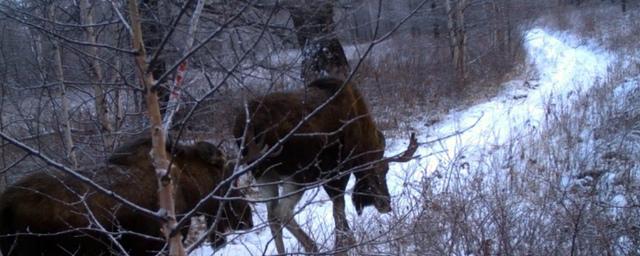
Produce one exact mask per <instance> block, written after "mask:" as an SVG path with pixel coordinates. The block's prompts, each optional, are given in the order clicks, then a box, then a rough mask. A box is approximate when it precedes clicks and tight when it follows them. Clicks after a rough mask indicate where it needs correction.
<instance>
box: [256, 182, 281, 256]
mask: <svg viewBox="0 0 640 256" xmlns="http://www.w3.org/2000/svg"><path fill="white" fill-rule="evenodd" d="M270 182H271V181H265V182H261V181H260V180H259V181H258V183H270ZM259 186H260V196H261V197H262V198H263V199H265V200H269V201H267V218H268V221H269V229H270V230H271V235H272V236H273V239H274V240H275V242H276V250H277V251H278V254H281V255H282V254H284V253H285V250H284V241H283V240H282V228H283V225H282V221H281V220H280V219H279V218H278V214H277V210H278V205H279V201H280V200H279V199H278V198H279V194H278V185H277V184H275V183H274V184H260V185H259Z"/></svg>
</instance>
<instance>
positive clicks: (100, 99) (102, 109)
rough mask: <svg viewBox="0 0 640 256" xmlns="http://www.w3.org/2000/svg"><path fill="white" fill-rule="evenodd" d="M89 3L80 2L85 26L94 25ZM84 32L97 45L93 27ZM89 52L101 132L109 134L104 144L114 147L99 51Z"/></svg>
mask: <svg viewBox="0 0 640 256" xmlns="http://www.w3.org/2000/svg"><path fill="white" fill-rule="evenodd" d="M89 1H90V0H81V1H80V18H81V19H82V24H84V25H90V24H94V21H93V14H92V13H91V3H90V2H89ZM84 31H85V36H86V38H87V42H88V43H90V44H96V41H97V40H96V32H95V30H94V29H93V27H92V26H86V27H85V28H84ZM87 52H88V53H89V55H90V56H92V57H93V58H92V59H91V61H90V63H89V68H90V69H91V74H92V78H93V82H92V83H93V92H94V94H95V97H96V100H95V109H96V115H97V117H98V122H99V123H100V129H101V132H103V133H106V134H107V136H104V138H106V139H105V141H104V143H105V145H107V147H108V146H110V145H112V141H111V139H110V137H111V136H109V134H110V133H111V132H112V131H113V127H112V125H111V122H109V113H108V111H109V109H108V108H107V100H106V93H105V91H104V88H102V85H101V84H102V82H103V72H102V66H101V65H100V62H99V61H98V58H99V56H98V51H97V49H96V47H91V46H90V47H89V48H88V49H87Z"/></svg>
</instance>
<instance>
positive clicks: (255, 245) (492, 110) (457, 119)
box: [191, 28, 637, 256]
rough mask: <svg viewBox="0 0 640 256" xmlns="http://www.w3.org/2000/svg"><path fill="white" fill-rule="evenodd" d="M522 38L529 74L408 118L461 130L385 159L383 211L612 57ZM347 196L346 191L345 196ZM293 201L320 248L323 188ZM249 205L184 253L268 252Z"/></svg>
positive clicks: (515, 130) (327, 207)
mask: <svg viewBox="0 0 640 256" xmlns="http://www.w3.org/2000/svg"><path fill="white" fill-rule="evenodd" d="M526 38H527V41H526V49H527V54H528V62H529V63H528V64H529V69H531V71H533V72H534V73H535V74H536V75H535V78H531V80H527V81H525V80H515V81H510V82H508V83H507V84H505V90H504V91H503V92H502V93H500V94H499V95H498V96H496V97H495V98H493V99H490V100H488V101H487V102H485V103H482V104H479V105H476V106H473V107H471V108H468V109H464V110H459V111H456V112H452V113H451V114H450V115H449V116H447V117H445V118H444V119H442V121H441V122H439V123H438V124H436V125H434V126H431V127H427V128H425V126H424V125H422V122H419V121H416V122H415V124H414V125H413V127H415V128H416V129H422V130H418V136H419V137H418V138H419V141H421V142H426V141H433V140H436V139H438V138H445V137H447V136H449V135H452V134H455V133H456V132H458V131H464V132H462V133H461V134H459V135H456V136H450V137H448V138H446V139H442V140H440V141H438V142H437V143H433V144H430V145H427V146H425V147H421V148H420V149H419V151H418V153H417V154H420V155H421V156H423V158H421V159H420V160H416V161H413V162H410V163H405V164H393V165H391V169H390V171H389V174H388V176H387V178H388V184H389V188H390V192H391V195H392V197H393V203H394V205H393V209H394V212H393V213H391V214H389V215H394V216H401V215H402V214H405V212H404V211H406V210H407V209H410V208H411V207H407V206H408V205H410V204H412V198H414V197H415V196H416V195H417V194H419V193H420V181H421V180H422V178H423V176H424V175H425V174H428V173H431V172H433V171H435V170H437V169H438V168H439V167H441V166H448V165H449V164H451V163H452V162H455V161H456V160H460V157H461V154H460V152H464V157H465V161H464V162H465V163H467V164H474V163H479V162H482V161H479V160H480V159H481V158H482V157H484V156H485V154H486V153H487V152H490V151H491V149H492V148H495V147H499V146H500V145H501V144H502V143H505V142H506V141H508V140H509V139H512V138H514V137H518V136H522V135H525V134H527V133H528V132H529V131H531V130H535V129H540V126H541V123H543V121H544V119H545V118H546V116H545V115H546V113H548V112H549V111H550V109H548V108H550V107H553V106H555V105H556V103H558V104H557V105H559V104H560V103H561V102H563V103H564V102H568V100H570V99H574V98H576V97H578V96H579V95H580V94H581V93H582V92H585V91H586V90H587V89H588V88H589V87H591V86H593V85H594V84H596V83H597V82H598V81H602V80H603V79H606V76H607V72H608V66H609V65H610V64H612V61H613V60H614V57H613V55H612V54H609V53H607V52H606V51H604V50H602V49H600V48H598V47H597V46H595V45H584V44H582V45H580V44H579V43H578V42H581V41H580V40H577V39H576V38H575V37H573V36H571V35H568V34H562V33H556V32H550V31H547V30H545V29H539V28H538V29H532V30H530V31H528V32H527V33H526ZM636 86H637V85H636ZM418 119H420V118H418ZM425 119H426V117H425ZM406 143H407V138H399V139H395V140H391V141H390V142H388V143H387V144H388V145H389V149H388V152H387V153H388V154H389V155H391V154H394V153H396V152H399V151H401V150H402V149H403V148H404V147H406ZM470 167H473V166H470ZM352 182H353V181H351V183H352ZM352 185H353V184H350V187H351V186H352ZM350 201H351V198H350V196H349V195H347V202H350ZM299 205H300V206H302V205H305V207H304V208H303V209H299V210H300V213H299V214H298V215H297V216H296V219H297V220H298V222H299V223H301V225H302V226H303V228H305V230H307V231H308V232H309V233H310V234H311V236H312V237H313V238H314V239H315V240H316V242H317V243H318V245H319V246H320V248H321V250H323V249H324V250H328V249H331V247H332V244H333V227H334V226H333V225H334V224H333V218H332V214H331V202H330V201H329V200H328V198H327V196H326V194H325V193H324V192H323V191H322V190H320V189H313V190H309V191H307V192H306V193H305V197H304V198H303V200H302V202H301V203H300V204H299ZM255 208H256V211H255V213H254V223H255V224H256V228H254V230H252V231H250V232H248V233H246V234H239V235H231V236H229V237H228V239H229V240H230V243H229V244H228V245H227V246H225V247H224V248H221V249H220V250H218V251H216V252H215V253H214V252H213V251H212V250H211V248H210V247H208V246H204V247H202V248H200V249H199V250H197V251H195V252H193V253H192V254H191V255H194V256H200V255H263V254H275V253H276V251H275V245H274V243H273V241H272V240H271V234H270V232H269V229H268V228H267V227H266V226H265V219H266V210H265V207H264V205H263V204H259V205H257V206H256V207H255ZM299 208H300V207H299ZM347 215H348V218H349V221H350V223H352V224H353V223H358V224H364V223H367V225H371V224H372V223H371V222H375V221H380V220H381V219H382V220H383V221H384V218H385V217H384V215H383V216H382V218H373V216H378V214H377V213H376V212H375V210H374V209H366V211H365V213H364V214H363V215H362V216H357V214H356V213H355V209H354V208H353V206H352V205H351V204H350V203H348V204H347ZM358 224H356V226H357V225H358ZM374 225H375V224H374ZM285 244H286V245H285V246H286V247H287V251H288V252H300V251H302V249H301V248H300V246H299V245H298V242H297V241H296V240H295V239H294V238H293V236H291V235H290V234H288V233H287V232H286V231H285Z"/></svg>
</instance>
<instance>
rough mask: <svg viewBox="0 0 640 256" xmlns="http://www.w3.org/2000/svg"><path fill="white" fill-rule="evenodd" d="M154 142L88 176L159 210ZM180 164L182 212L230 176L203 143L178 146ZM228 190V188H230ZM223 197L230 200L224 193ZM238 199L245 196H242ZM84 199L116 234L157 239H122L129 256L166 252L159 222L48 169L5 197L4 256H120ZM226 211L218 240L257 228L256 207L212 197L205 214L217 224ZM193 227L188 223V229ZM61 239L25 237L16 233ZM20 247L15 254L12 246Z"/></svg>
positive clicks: (0, 208) (119, 154)
mask: <svg viewBox="0 0 640 256" xmlns="http://www.w3.org/2000/svg"><path fill="white" fill-rule="evenodd" d="M150 149H151V140H150V139H149V138H144V139H138V140H135V141H133V142H131V143H129V144H127V145H124V146H122V147H120V148H119V149H118V150H116V152H115V153H114V154H113V155H112V157H111V158H110V159H109V163H110V165H107V166H103V167H100V168H97V169H95V170H90V171H82V173H83V174H85V175H87V176H89V177H92V179H93V180H94V182H96V183H98V184H100V185H102V186H104V187H106V188H109V189H110V190H112V191H114V192H115V193H117V194H119V195H120V196H122V197H124V198H126V199H128V200H129V201H131V202H134V203H136V204H137V205H139V206H142V207H145V208H147V209H151V210H153V211H155V210H157V209H158V204H157V201H158V200H157V180H156V175H155V171H154V168H153V167H152V165H151V162H150V157H149V151H150ZM171 149H172V148H170V147H167V150H168V151H169V152H171V151H172V150H171ZM173 154H174V157H173V161H174V164H176V165H177V166H178V167H179V168H180V169H181V170H182V173H181V175H180V177H176V178H175V180H176V181H177V184H178V187H177V190H176V200H175V202H176V205H175V209H176V214H178V215H180V214H183V213H185V212H187V211H189V210H190V209H192V208H193V207H194V206H195V205H196V204H197V203H198V201H199V200H200V199H201V198H203V197H204V196H205V195H206V194H208V193H209V192H210V191H212V190H213V189H214V187H215V186H216V185H218V183H219V182H221V181H222V180H223V179H225V178H227V177H229V176H230V175H231V173H230V170H229V169H228V168H226V167H225V159H224V156H223V154H222V153H221V152H220V151H219V150H218V149H217V148H216V147H215V146H214V145H212V144H210V143H206V142H198V143H196V144H195V145H193V146H183V145H178V146H176V147H175V148H174V150H173ZM228 187H229V186H225V187H224V189H223V190H224V191H226V189H228ZM219 194H220V195H224V192H222V191H221V193H219ZM231 194H232V196H234V197H239V196H240V194H239V193H238V192H237V191H232V192H231ZM79 196H85V197H86V200H85V202H86V204H87V205H88V207H89V208H90V209H91V212H92V213H93V214H94V216H95V218H96V219H97V220H98V221H99V223H100V224H101V225H102V226H103V227H104V228H106V229H107V230H109V231H112V232H118V231H131V232H136V233H141V234H144V235H147V236H152V237H155V238H157V239H156V240H154V239H148V238H144V237H140V236H136V235H131V234H127V233H123V234H122V236H116V237H117V238H118V241H119V242H120V243H121V244H122V245H123V247H124V248H125V249H126V250H127V251H128V252H129V254H130V255H148V254H151V253H153V252H154V251H159V250H162V249H163V246H164V241H163V240H162V235H161V232H160V227H161V225H160V223H159V222H158V221H156V220H154V219H151V218H149V217H147V216H144V215H142V214H140V213H136V212H135V211H132V210H130V209H128V208H126V207H124V206H122V205H121V204H119V203H118V202H116V201H115V200H113V199H112V198H111V197H109V196H106V195H104V194H102V193H98V192H96V191H95V190H93V189H91V188H89V187H88V186H87V185H85V184H83V183H81V182H79V181H78V180H77V179H74V178H73V177H70V176H68V175H65V174H62V173H60V172H58V171H51V170H46V171H43V172H41V173H36V174H33V175H30V176H28V177H26V178H24V179H22V180H21V181H19V182H18V183H16V184H14V185H13V186H11V187H9V188H8V189H7V191H5V192H4V194H2V196H0V236H5V237H3V238H2V239H1V240H0V246H1V248H0V249H2V253H3V254H4V256H9V255H70V254H74V255H111V254H118V251H117V250H115V248H114V247H112V242H111V241H110V240H108V239H107V237H106V236H104V235H102V234H101V233H100V232H98V231H95V230H91V229H95V226H90V225H89V224H90V222H89V220H88V218H87V215H86V213H87V212H88V211H87V208H86V206H85V205H84V204H83V203H82V200H81V198H80V197H79ZM219 206H223V214H222V218H221V219H218V226H216V229H215V230H216V232H214V233H216V234H212V235H211V236H210V239H211V241H212V242H213V243H214V244H216V245H220V244H222V243H224V237H223V235H222V233H223V232H226V230H227V229H246V228H250V227H251V226H252V222H251V210H250V207H249V206H248V204H247V203H246V202H245V201H242V200H232V201H229V202H225V203H224V204H222V205H221V203H220V202H219V201H218V200H210V201H208V202H207V205H206V206H205V207H203V208H202V209H201V213H203V214H206V215H207V216H208V217H207V223H208V225H211V223H212V222H213V218H211V217H212V215H213V216H215V214H216V213H217V210H218V207H219ZM187 227H188V225H187ZM29 232H31V233H34V234H47V233H56V232H66V233H65V234H61V235H55V236H52V235H40V236H36V235H19V236H17V237H16V236H11V235H12V234H16V233H23V234H24V233H29ZM11 247H13V249H12V252H11V253H9V249H10V248H11Z"/></svg>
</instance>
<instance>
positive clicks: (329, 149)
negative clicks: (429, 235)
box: [234, 78, 391, 253]
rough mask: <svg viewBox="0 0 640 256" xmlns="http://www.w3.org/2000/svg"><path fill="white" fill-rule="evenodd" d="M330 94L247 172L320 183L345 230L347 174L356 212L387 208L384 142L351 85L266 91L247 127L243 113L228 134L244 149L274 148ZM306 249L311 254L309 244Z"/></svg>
mask: <svg viewBox="0 0 640 256" xmlns="http://www.w3.org/2000/svg"><path fill="white" fill-rule="evenodd" d="M334 94H336V97H335V98H333V99H332V100H331V101H330V102H329V103H328V104H327V105H326V106H324V108H322V109H321V110H320V111H318V112H317V113H316V114H315V115H313V116H311V117H310V118H309V119H308V120H306V121H304V122H303V123H302V125H301V126H300V128H299V129H298V130H296V132H295V133H294V135H293V136H291V137H289V138H288V139H287V140H286V141H285V142H284V143H283V144H282V148H281V151H280V152H279V153H278V154H275V156H270V157H268V158H266V159H264V160H263V161H260V162H259V163H258V166H257V167H256V168H255V169H254V170H253V174H254V176H256V178H257V179H260V178H261V177H263V176H265V177H278V178H276V179H292V180H293V181H295V182H296V183H303V184H313V183H321V184H323V187H324V189H325V191H326V192H327V193H328V194H329V196H330V197H331V199H332V200H333V204H334V217H335V218H336V228H337V229H338V230H342V231H347V232H348V231H349V227H348V224H347V223H346V218H345V217H344V191H345V188H346V185H347V181H348V179H349V175H350V174H351V173H353V174H354V175H355V176H356V185H355V189H354V194H353V197H352V199H353V203H354V205H355V207H356V210H357V211H358V213H361V212H362V209H363V208H364V207H366V206H368V205H375V206H376V208H377V209H378V210H379V211H380V212H388V211H390V210H391V208H390V198H389V192H388V188H387V184H386V177H385V176H386V173H387V171H388V164H387V162H386V161H381V160H382V158H383V153H384V149H385V142H384V140H385V139H384V136H382V133H381V132H379V131H378V129H377V127H376V125H375V122H374V121H373V118H372V117H371V115H370V112H369V108H368V106H367V104H366V102H365V100H364V98H363V97H362V95H361V94H360V92H359V91H358V90H357V89H356V88H355V87H354V86H353V85H351V84H346V85H344V86H343V81H342V80H339V79H333V78H325V79H319V80H316V81H314V82H312V83H310V84H309V85H308V87H307V88H306V90H305V91H298V92H289V93H272V94H269V95H266V96H263V97H260V98H256V99H254V100H251V101H250V102H249V103H248V112H249V114H250V115H249V117H250V118H249V119H250V122H249V126H248V127H246V124H247V122H246V119H247V118H246V117H247V116H246V114H245V110H243V111H241V112H240V114H239V115H238V116H237V117H236V122H235V126H234V136H235V137H236V138H239V141H241V138H244V141H245V147H243V148H245V149H247V147H250V142H251V140H253V141H255V144H257V145H261V146H262V145H266V146H274V145H275V144H276V143H277V142H278V141H279V140H281V139H282V138H284V137H285V136H286V135H287V134H288V133H289V132H290V131H292V129H293V128H294V127H295V126H296V125H297V124H298V123H300V122H301V121H302V120H303V119H304V118H305V117H307V116H308V115H309V114H310V113H312V112H313V111H314V110H315V109H316V108H318V106H320V105H321V104H322V103H323V102H325V101H327V99H329V98H330V97H331V96H332V95H334ZM245 129H246V131H247V132H246V133H245ZM243 136H244V137H243ZM248 151H249V150H245V151H244V152H243V155H245V156H246V155H247V154H248ZM270 179H274V178H270ZM274 207H276V206H274ZM273 211H278V210H273ZM272 230H273V229H272ZM337 233H340V232H337ZM294 235H295V234H294ZM296 236H297V238H298V240H301V239H302V240H309V239H307V238H306V237H305V235H303V234H301V235H299V236H300V237H298V235H296ZM276 240H277V239H276ZM301 242H303V243H304V241H301ZM336 242H337V243H340V240H339V239H337V240H336ZM307 249H308V251H313V250H315V248H313V246H311V245H309V246H308V248H307ZM280 253H282V252H280Z"/></svg>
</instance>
